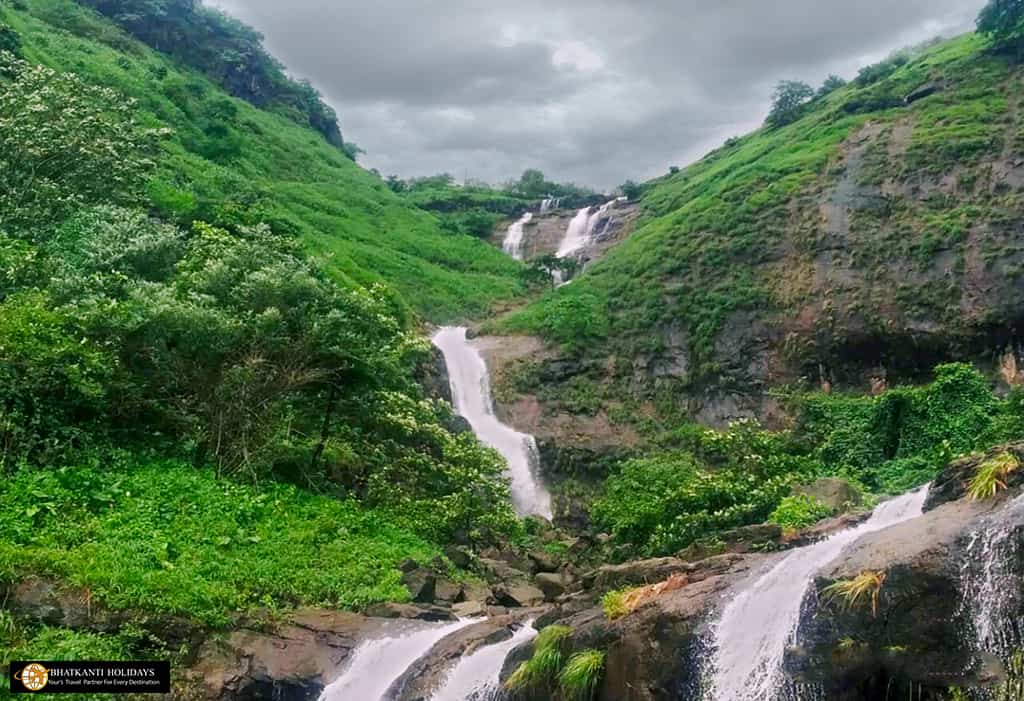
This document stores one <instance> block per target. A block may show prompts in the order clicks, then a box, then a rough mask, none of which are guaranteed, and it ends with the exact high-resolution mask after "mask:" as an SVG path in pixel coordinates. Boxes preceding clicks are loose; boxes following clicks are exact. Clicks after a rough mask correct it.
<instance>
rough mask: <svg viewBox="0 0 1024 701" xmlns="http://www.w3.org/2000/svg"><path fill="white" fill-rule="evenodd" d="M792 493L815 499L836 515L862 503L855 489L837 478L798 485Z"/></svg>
mask: <svg viewBox="0 0 1024 701" xmlns="http://www.w3.org/2000/svg"><path fill="white" fill-rule="evenodd" d="M793 493H794V494H803V495H805V496H809V497H812V498H814V499H817V500H818V501H819V502H821V503H822V504H824V505H825V506H827V507H828V508H830V509H832V511H833V513H837V514H839V513H845V512H847V511H849V510H850V509H852V508H853V507H857V506H860V505H861V503H862V502H863V501H864V498H863V496H862V495H861V493H860V491H859V490H858V489H857V488H856V487H854V486H853V485H852V484H850V483H849V482H847V481H846V480H843V479H839V478H838V477H823V478H822V479H819V480H816V481H815V482H812V483H811V484H803V485H798V486H796V487H794V488H793Z"/></svg>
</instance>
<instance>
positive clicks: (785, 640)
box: [708, 487, 928, 701]
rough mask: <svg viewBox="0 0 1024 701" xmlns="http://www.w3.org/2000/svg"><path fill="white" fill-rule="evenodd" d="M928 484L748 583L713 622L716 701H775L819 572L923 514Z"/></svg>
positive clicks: (712, 671) (713, 695) (712, 678)
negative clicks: (868, 539)
mask: <svg viewBox="0 0 1024 701" xmlns="http://www.w3.org/2000/svg"><path fill="white" fill-rule="evenodd" d="M927 496H928V488H927V487H923V488H922V489H919V490H917V491H915V492H910V493H908V494H904V495H903V496H901V497H898V498H896V499H893V500H891V501H888V502H885V503H884V504H881V505H880V506H879V507H878V508H877V509H875V511H874V513H873V514H872V515H871V518H870V519H868V520H867V521H865V522H864V523H862V524H861V525H859V526H856V527H854V528H850V529H847V530H845V531H841V532H839V533H837V534H835V535H833V536H832V537H831V538H828V539H827V540H823V541H821V542H818V543H815V544H813V545H808V546H807V547H804V548H800V549H798V550H793V551H792V552H790V553H789V554H788V555H786V556H785V557H783V558H782V560H781V561H779V562H778V564H776V565H775V566H774V567H772V568H771V569H770V570H769V571H768V572H766V573H764V574H763V575H760V576H759V577H756V578H754V579H752V580H751V581H749V582H747V583H746V584H745V585H744V587H743V588H742V589H741V590H740V591H738V592H737V593H736V595H735V596H734V597H733V599H732V600H731V601H730V602H729V603H728V604H727V605H726V607H725V609H724V610H723V611H722V615H721V617H720V619H719V620H718V622H717V623H716V624H715V626H714V631H713V635H714V653H713V662H712V664H713V667H712V668H711V669H710V670H708V672H709V675H710V679H709V682H710V684H711V698H712V699H714V700H715V701H775V699H777V698H779V694H780V689H781V686H782V677H783V675H782V658H783V654H784V652H785V649H786V646H787V645H789V644H790V641H791V640H792V637H793V634H794V633H795V631H796V628H797V625H798V624H799V622H800V607H801V604H802V602H803V599H804V594H805V593H806V592H807V589H808V587H809V586H810V583H811V581H812V579H813V577H814V576H815V574H817V572H818V571H819V570H821V569H822V568H823V567H826V566H827V565H828V564H829V563H831V562H832V561H833V560H835V559H836V557H837V556H838V555H839V554H840V552H841V551H842V550H843V548H845V547H846V546H847V545H849V544H851V543H854V542H856V541H857V540H858V539H859V538H860V537H861V536H863V535H866V534H868V533H872V532H874V531H880V530H882V529H884V528H888V527H889V526H892V525H895V524H897V523H901V522H903V521H908V520H910V519H913V518H916V517H917V516H920V515H921V510H922V508H923V506H924V501H925V498H926V497H927Z"/></svg>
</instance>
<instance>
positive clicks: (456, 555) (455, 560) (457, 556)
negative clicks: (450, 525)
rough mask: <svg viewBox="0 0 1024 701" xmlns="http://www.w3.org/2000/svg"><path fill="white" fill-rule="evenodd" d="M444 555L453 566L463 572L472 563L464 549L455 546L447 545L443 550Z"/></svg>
mask: <svg viewBox="0 0 1024 701" xmlns="http://www.w3.org/2000/svg"><path fill="white" fill-rule="evenodd" d="M444 555H445V557H447V558H448V559H449V560H451V561H452V564H453V565H455V566H456V567H458V568H459V569H463V570H464V569H466V568H467V567H469V566H470V564H472V562H473V558H472V557H470V554H469V553H468V552H466V550H465V548H460V547H458V546H455V545H449V546H448V547H447V548H445V549H444Z"/></svg>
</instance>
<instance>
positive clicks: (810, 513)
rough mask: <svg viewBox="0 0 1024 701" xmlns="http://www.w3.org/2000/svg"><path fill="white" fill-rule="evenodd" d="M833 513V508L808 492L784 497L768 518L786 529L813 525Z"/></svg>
mask: <svg viewBox="0 0 1024 701" xmlns="http://www.w3.org/2000/svg"><path fill="white" fill-rule="evenodd" d="M831 515H832V509H830V508H829V507H827V506H825V505H824V504H822V503H821V502H820V501H818V500H817V499H815V498H814V497H812V496H810V495H807V494H794V495H792V496H788V497H786V498H785V499H783V500H782V501H781V502H780V503H779V505H778V507H776V509H775V511H773V512H772V513H771V516H769V517H768V520H769V521H770V522H771V523H775V524H777V525H779V526H782V527H783V528H786V529H800V528H806V527H807V526H812V525H814V524H815V523H817V522H818V521H820V520H822V519H823V518H828V517H829V516H831Z"/></svg>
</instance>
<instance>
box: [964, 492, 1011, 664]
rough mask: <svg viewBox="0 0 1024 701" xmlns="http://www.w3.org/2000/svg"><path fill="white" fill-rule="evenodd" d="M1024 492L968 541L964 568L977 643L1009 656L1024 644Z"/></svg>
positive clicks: (968, 609) (967, 605) (966, 597)
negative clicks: (1023, 579)
mask: <svg viewBox="0 0 1024 701" xmlns="http://www.w3.org/2000/svg"><path fill="white" fill-rule="evenodd" d="M1022 557H1024V494H1021V495H1019V496H1018V497H1016V498H1015V499H1014V500H1013V501H1011V502H1010V503H1009V504H1007V505H1006V506H1004V507H1002V508H1001V509H999V510H998V511H996V512H995V513H993V514H991V515H990V516H989V517H988V518H986V519H985V521H984V522H983V523H982V524H981V525H980V526H979V527H978V529H977V530H975V531H974V532H973V533H972V534H971V536H970V539H969V541H968V543H967V557H966V558H964V564H963V567H962V569H961V586H962V590H963V609H964V611H965V612H966V613H967V617H968V619H969V620H970V622H971V626H972V628H973V634H974V644H975V648H976V649H977V650H978V651H979V652H984V653H989V654H992V655H995V656H996V657H999V658H1000V659H1002V660H1003V661H1004V662H1007V661H1009V659H1010V657H1011V656H1012V655H1013V654H1014V653H1015V652H1016V651H1017V650H1019V649H1021V647H1024V620H1022V619H1021V617H1020V613H1019V612H1020V611H1021V610H1022V609H1024V581H1022V572H1021V568H1022V565H1021V558H1022Z"/></svg>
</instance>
